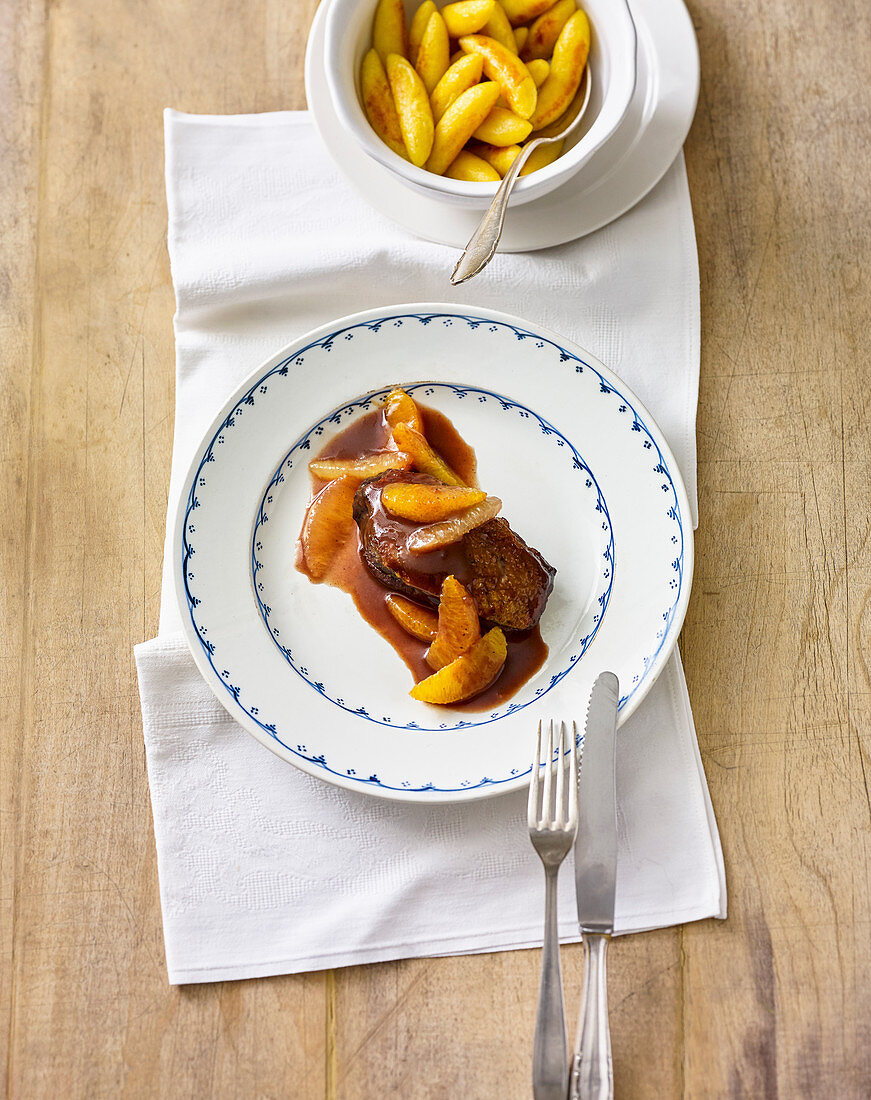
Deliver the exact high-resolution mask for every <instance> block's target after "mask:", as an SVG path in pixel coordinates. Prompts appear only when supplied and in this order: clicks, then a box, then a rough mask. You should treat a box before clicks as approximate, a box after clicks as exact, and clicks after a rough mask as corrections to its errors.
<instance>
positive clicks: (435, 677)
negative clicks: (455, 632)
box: [410, 626, 508, 706]
mask: <svg viewBox="0 0 871 1100" xmlns="http://www.w3.org/2000/svg"><path fill="white" fill-rule="evenodd" d="M507 656H508V643H507V642H506V641H505V635H504V634H503V633H502V631H501V630H500V629H499V627H498V626H497V627H494V628H493V629H492V630H491V631H489V632H488V633H487V634H485V635H484V637H483V638H481V639H480V641H478V642H476V643H475V645H473V646H472V648H471V649H470V650H469V652H468V653H464V654H463V656H462V657H457V659H456V660H455V661H451V663H450V664H449V665H445V667H444V668H442V669H439V671H438V672H434V673H433V674H432V676H427V678H426V679H425V680H421V681H420V683H419V684H415V685H414V687H413V688H412V689H411V692H410V695H411V697H412V699H419V700H420V701H421V702H422V703H438V704H440V705H442V706H444V705H446V704H449V703H462V702H463V701H464V700H466V699H471V698H472V697H473V696H475V695H479V694H480V693H481V692H482V691H485V690H486V689H487V688H488V687H489V686H490V685H491V684H492V683H493V681H494V680H495V679H496V677H497V676H498V675H499V673H500V672H501V671H502V666H503V665H504V664H505V658H506V657H507Z"/></svg>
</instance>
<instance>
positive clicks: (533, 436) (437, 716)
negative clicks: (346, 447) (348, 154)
mask: <svg viewBox="0 0 871 1100" xmlns="http://www.w3.org/2000/svg"><path fill="white" fill-rule="evenodd" d="M396 383H399V384H402V385H405V386H406V388H407V389H409V390H410V391H411V393H412V394H413V395H414V396H415V397H416V398H418V399H419V400H420V401H421V402H422V403H424V404H427V405H430V406H431V407H434V408H436V409H438V410H439V411H441V412H444V413H445V414H446V415H447V416H448V417H449V418H450V419H451V420H452V421H453V423H454V424H455V425H456V427H457V429H458V430H459V432H460V434H461V435H462V436H463V437H464V438H465V439H466V441H467V442H468V443H470V444H471V446H472V447H474V449H475V451H476V453H477V458H478V476H479V480H480V483H481V485H482V486H483V487H484V488H485V489H486V490H487V491H488V492H490V493H492V494H494V495H496V496H499V497H500V498H501V499H502V501H503V509H502V514H503V515H504V516H505V517H506V519H508V520H509V522H510V523H511V525H512V527H513V528H514V529H515V530H516V531H517V532H518V534H520V535H521V537H523V538H525V539H526V540H527V541H528V542H529V543H530V544H531V545H533V546H535V547H536V548H537V549H538V550H540V551H541V553H542V554H544V556H545V558H547V560H548V561H549V562H550V563H551V565H553V566H555V567H556V570H557V574H556V580H555V584H554V590H553V593H552V595H551V597H550V600H549V601H548V604H547V607H546V609H545V612H544V615H543V616H542V619H541V631H542V637H543V638H544V640H545V642H546V643H547V645H548V647H549V653H548V657H547V659H546V661H545V663H544V665H543V667H542V668H541V669H540V671H539V672H538V673H537V674H536V675H535V676H533V678H532V679H531V680H530V681H529V682H528V683H527V684H525V685H524V686H523V687H522V688H521V689H520V690H519V692H518V693H517V694H516V695H515V696H514V697H513V698H512V699H511V700H510V701H509V702H507V703H505V704H503V705H502V706H500V707H497V708H495V709H493V710H489V711H485V712H477V711H469V710H467V709H464V708H462V707H458V708H450V707H434V706H430V705H428V704H425V703H420V702H417V701H416V700H414V699H412V698H411V697H410V696H409V694H408V693H409V690H410V688H411V687H412V679H411V674H410V673H409V671H408V669H407V668H406V666H405V664H404V663H403V662H402V660H401V659H400V658H399V657H398V656H397V654H396V652H395V651H394V650H393V648H392V647H391V646H390V645H389V644H388V643H387V642H386V641H385V640H384V639H383V638H382V637H381V636H380V635H379V634H378V633H377V632H376V631H374V630H373V629H372V627H370V626H369V625H368V624H367V623H366V622H365V621H364V620H363V619H362V618H361V617H360V615H359V614H358V613H357V611H356V609H355V607H354V605H353V603H352V601H351V599H350V597H349V596H347V595H346V594H345V593H344V592H342V591H340V590H339V589H336V588H332V587H330V586H329V585H324V584H321V585H315V584H312V583H311V582H310V581H309V580H308V578H307V577H306V576H304V575H303V574H302V573H300V572H298V571H297V570H296V569H295V567H294V558H295V545H296V540H297V538H298V535H299V531H300V528H301V525H302V521H303V518H304V514H305V509H306V504H307V501H308V497H309V491H310V479H309V474H308V469H307V464H308V460H309V459H310V458H311V456H312V455H313V454H315V453H316V452H317V451H318V450H320V448H321V447H322V446H323V445H324V443H326V442H327V441H328V440H329V438H330V436H331V435H332V434H334V433H335V432H337V431H339V430H340V429H343V428H344V427H346V426H347V425H348V424H349V423H350V422H351V421H352V420H353V419H354V418H355V417H357V416H360V415H362V414H364V413H365V412H366V411H367V410H369V409H371V408H374V407H375V406H376V405H377V404H378V402H379V401H380V400H381V398H383V396H384V394H385V393H386V392H387V390H388V389H389V388H390V387H391V386H392V385H394V384H396ZM173 539H174V542H173V572H174V578H175V587H176V593H177V597H178V600H179V605H180V609H181V614H182V620H183V622H184V626H185V631H186V634H187V639H188V643H189V645H190V647H191V651H192V653H193V655H194V658H195V660H196V661H197V664H198V666H199V668H200V671H201V672H202V674H203V676H204V677H205V679H206V681H207V683H208V684H209V685H210V687H211V688H212V690H213V691H214V692H215V694H216V695H217V697H218V698H219V699H220V700H221V702H222V703H223V704H224V706H226V708H227V709H228V711H229V712H230V713H231V714H232V715H233V717H234V718H235V719H236V720H237V721H238V722H239V723H240V724H241V725H243V726H244V727H245V728H246V729H248V730H249V731H250V732H251V733H252V734H254V736H255V737H256V738H257V739H258V740H259V741H261V742H262V743H263V744H264V745H267V746H268V747H269V748H271V749H272V750H273V751H274V752H275V753H276V754H277V755H278V756H281V757H282V758H283V759H285V760H287V761H289V762H290V763H292V764H295V765H296V766H297V767H299V768H301V769H302V770H303V771H306V772H308V773H310V774H311V775H314V776H318V777H319V778H321V779H325V780H327V781H328V782H332V783H336V784H339V785H340V786H343V787H348V788H350V789H353V790H361V791H367V792H370V793H372V794H376V795H381V796H383V797H385V798H397V799H405V800H412V801H434V802H439V801H442V802H443V801H455V800H461V799H471V798H480V797H484V796H486V795H492V794H497V793H499V792H501V791H508V790H513V789H515V788H517V787H520V786H522V785H523V784H524V783H525V782H526V781H527V780H526V778H525V777H526V776H528V773H529V766H530V757H531V746H532V741H533V734H534V730H535V726H536V723H537V721H538V720H539V719H540V718H548V717H557V718H568V719H576V720H578V722H579V723H580V724H581V726H582V724H583V718H584V714H585V712H586V706H587V699H588V695H589V691H590V687H591V685H592V682H593V680H594V679H595V677H596V676H597V675H598V674H599V673H600V672H601V671H603V670H604V669H610V670H612V671H613V672H615V673H616V674H617V676H618V677H619V680H620V685H621V699H620V716H621V721H622V720H623V719H625V718H626V716H627V715H629V714H630V713H631V712H632V711H633V710H634V709H635V708H636V707H637V706H638V704H639V702H640V701H641V699H642V698H643V696H644V694H645V693H646V692H647V691H648V690H649V688H650V686H651V684H652V683H653V681H654V680H655V678H656V676H657V675H658V673H659V671H660V669H661V668H662V666H663V664H664V662H665V660H666V659H667V657H668V655H669V654H670V652H671V650H672V648H673V647H674V644H675V641H676V639H677V635H678V632H679V630H680V627H681V623H682V622H683V618H684V613H685V611H686V606H687V601H688V599H689V592H690V581H691V577H692V526H691V522H690V512H689V505H688V502H687V496H686V491H685V489H684V486H683V482H682V481H681V478H680V474H679V472H678V469H677V466H676V464H675V461H674V458H673V457H672V454H671V452H670V450H669V448H668V446H667V444H666V443H665V441H664V439H663V437H662V434H661V432H660V431H659V429H658V428H657V426H656V424H655V423H654V422H653V419H652V418H651V416H650V414H649V413H648V412H647V411H646V409H644V407H643V406H642V405H641V403H640V402H639V400H638V398H636V397H635V396H634V395H633V394H632V392H631V391H630V390H629V389H628V388H627V387H626V385H625V384H624V383H623V382H621V381H620V380H619V379H618V378H617V377H616V376H615V375H613V374H612V373H611V372H610V371H609V370H608V369H607V368H606V367H604V366H603V365H602V364H601V363H599V362H598V361H597V360H596V359H595V358H594V357H593V356H591V355H590V354H589V353H588V352H585V351H583V350H581V349H580V348H578V347H576V346H574V345H572V344H570V343H569V342H568V341H566V340H563V339H561V338H560V337H559V336H556V335H554V334H552V333H550V332H547V331H546V330H544V329H540V328H538V327H537V326H533V325H530V324H528V323H527V322H525V321H521V320H519V319H517V318H513V317H510V316H507V315H505V314H502V313H496V312H493V311H489V310H477V311H476V312H475V313H474V314H470V313H467V312H465V311H464V310H463V308H462V307H460V306H456V305H443V304H437V305H408V306H391V307H387V308H382V309H378V310H371V311H369V312H367V313H360V314H356V315H354V316H352V317H346V318H343V319H341V320H338V321H335V322H333V323H331V324H329V325H325V326H324V327H323V328H320V329H318V330H317V331H315V332H313V333H309V334H308V335H307V336H304V337H302V338H301V339H300V340H298V341H295V342H294V343H293V344H291V345H289V346H288V347H286V348H284V349H283V350H282V351H280V352H279V353H278V354H277V355H275V356H273V357H272V358H271V359H269V360H268V361H267V362H266V363H265V364H264V365H263V366H262V367H260V368H259V369H258V370H257V371H255V372H254V374H253V375H251V377H250V378H248V380H247V381H246V382H245V383H243V385H242V386H241V387H240V388H239V390H238V391H237V392H236V393H235V394H234V395H233V397H232V398H231V399H230V400H229V401H228V402H227V404H226V405H225V406H224V409H223V410H222V412H221V413H220V414H219V416H218V417H217V418H216V420H215V421H214V423H213V425H212V426H211V427H210V428H209V430H208V431H207V432H206V435H205V437H204V439H203V441H202V443H201V445H200V447H199V448H198V450H197V452H196V455H195V457H194V460H193V462H192V464H191V467H190V470H189V472H188V475H187V479H186V482H185V485H184V488H183V492H182V496H181V501H180V505H179V509H178V512H177V516H176V521H175V527H174V534H173Z"/></svg>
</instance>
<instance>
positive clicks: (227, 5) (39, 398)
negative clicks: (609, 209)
mask: <svg viewBox="0 0 871 1100" xmlns="http://www.w3.org/2000/svg"><path fill="white" fill-rule="evenodd" d="M313 10H314V0H245V2H244V3H243V2H240V0H199V2H193V0H189V2H187V3H183V2H172V0H152V2H150V3H146V2H144V0H5V2H4V3H3V4H2V5H0V96H2V104H0V140H2V155H0V195H2V198H0V232H2V237H0V239H2V242H3V278H2V281H0V293H2V303H3V309H2V314H0V340H2V356H0V370H2V373H3V387H2V427H3V431H2V434H0V456H2V470H3V473H4V476H3V479H2V483H0V493H2V504H0V508H2V511H0V514H2V522H3V537H2V585H0V589H2V591H0V598H2V606H0V656H2V670H3V675H2V687H0V691H2V708H0V710H2V715H0V718H2V728H3V757H2V771H0V790H2V805H0V810H2V816H0V829H2V886H0V899H2V915H0V956H2V974H0V1012H2V1014H3V1021H2V1041H3V1043H5V1044H7V1047H6V1052H5V1056H4V1057H3V1059H2V1066H3V1068H4V1070H5V1074H6V1088H7V1090H8V1093H9V1095H11V1096H14V1097H20V1098H31V1097H38V1098H43V1097H46V1098H52V1100H54V1098H56V1097H74V1098H78V1097H87V1098H94V1097H113V1098H114V1097H155V1096H161V1097H173V1098H175V1097H196V1098H200V1097H211V1096H215V1097H231V1098H248V1097H275V1098H278V1097H294V1098H296V1097H299V1098H309V1097H327V1098H336V1097H341V1098H348V1100H351V1098H358V1097H359V1098H364V1100H369V1098H374V1097H385V1098H386V1097H390V1098H393V1097H402V1098H414V1100H418V1098H429V1097H432V1098H436V1097H438V1098H440V1100H441V1098H446V1097H447V1098H478V1097H481V1098H485V1097H500V1098H504V1100H513V1098H520V1097H526V1096H528V1095H529V1092H530V1089H529V1067H530V1048H531V1036H532V1024H533V1012H534V1004H535V997H536V989H537V981H538V966H539V952H537V951H524V952H516V953H506V954H497V955H488V956H483V957H481V956H479V957H472V958H456V959H436V960H422V961H411V962H399V963H392V964H384V965H379V966H369V967H358V968H351V969H347V970H340V971H336V972H321V973H315V974H310V975H306V976H301V977H280V978H272V979H268V980H261V981H247V982H235V983H233V982H228V983H224V984H219V985H207V986H200V987H189V988H182V989H173V988H170V987H169V986H168V985H167V980H166V971H165V968H164V956H163V944H162V935H161V924H160V911H159V907H158V891H157V871H156V865H155V851H154V841H153V837H152V826H151V811H150V807H149V800H148V788H147V783H146V774H145V759H144V752H143V745H142V731H141V722H140V715H139V701H138V696H137V690H136V678H135V671H134V665H133V658H132V648H133V645H134V643H136V642H138V641H141V640H143V639H145V638H148V637H150V636H152V635H153V634H154V633H155V632H156V626H157V611H158V599H159V591H160V567H161V548H162V541H163V531H164V515H165V508H166V490H167V482H168V475H169V462H170V453H171V444H172V433H171V426H172V410H173V392H172V391H173V386H172V374H173V369H172V368H173V343H172V325H171V318H172V312H173V298H172V289H171V285H170V274H169V264H168V260H167V252H166V242H165V232H166V209H165V200H164V191H163V134H162V122H161V109H162V108H163V107H164V106H166V105H172V106H174V107H177V108H180V109H182V110H186V111H194V112H207V113H223V112H248V111H268V110H274V109H278V108H301V107H303V106H304V105H305V101H304V91H303V54H304V46H305V37H306V32H307V29H308V26H309V23H310V21H311V18H312V15H313ZM691 12H692V17H693V22H694V24H695V27H696V31H697V33H698V37H699V42H700V46H701V56H702V93H701V100H700V103H699V109H698V113H697V116H696V120H695V124H694V126H693V129H692V133H691V134H690V137H689V140H688V143H687V150H686V151H687V166H688V171H689V177H690V185H691V190H692V196H693V205H694V210H695V216H696V227H697V233H698V244H699V259H700V265H701V279H702V333H703V339H702V380H701V399H700V406H699V421H698V441H699V484H700V504H701V516H702V521H701V526H700V528H699V532H698V541H697V551H696V553H697V565H696V576H695V586H694V592H693V598H692V602H691V605H690V610H689V616H688V618H687V622H686V625H685V627H684V630H683V635H682V639H681V650H682V653H683V656H684V660H685V663H686V671H687V679H688V682H689V689H690V696H691V698H692V701H693V707H694V711H695V717H696V723H697V727H698V735H699V743H700V746H701V752H702V758H703V760H704V763H705V767H706V770H707V774H708V779H709V782H710V787H711V794H712V797H713V801H714V806H715V808H716V811H717V815H718V818H719V823H720V830H721V835H722V840H723V847H724V849H725V855H726V866H727V874H728V884H729V909H730V912H729V919H728V921H727V922H725V923H717V922H713V921H706V922H702V923H699V924H693V925H688V926H685V927H683V928H674V929H668V930H665V931H660V932H656V933H652V934H647V935H638V936H633V937H627V938H624V939H621V940H620V941H619V942H617V943H616V944H615V945H614V948H613V951H612V963H611V975H610V978H611V1002H612V1027H613V1040H614V1051H615V1073H616V1081H617V1089H618V1096H622V1097H654V1098H661V1097H672V1096H675V1097H677V1096H680V1097H684V1096H686V1097H721V1096H722V1097H748V1098H750V1097H753V1098H755V1097H775V1096H777V1097H783V1098H787V1097H788V1098H792V1097H826V1098H832V1097H838V1098H843V1097H866V1096H868V1095H869V1094H871V1042H869V1040H871V974H869V964H871V905H869V900H871V899H869V895H871V884H869V873H868V866H869V864H868V856H869V815H871V803H869V789H868V781H867V777H866V770H867V769H868V764H867V762H866V760H867V756H868V753H869V751H871V680H869V665H871V603H869V595H871V563H869V517H871V477H869V472H871V427H869V425H871V409H869V393H871V385H869V380H868V373H867V354H866V352H865V343H866V340H867V338H868V334H869V328H871V292H869V285H868V281H867V277H866V275H865V274H863V272H864V270H865V267H866V266H867V261H868V259H869V239H871V232H869V231H871V216H869V211H871V193H869V181H871V157H869V148H871V125H869V97H868V76H869V72H871V46H869V35H868V10H867V4H866V2H864V0H822V2H819V0H817V2H815V3H812V2H811V0H766V2H765V3H759V2H758V0H692V2H691ZM863 261H864V262H863ZM506 305H507V306H510V303H507V304H506ZM564 964H565V966H566V969H567V975H568V983H567V984H568V996H569V997H570V998H571V1002H570V1003H572V1004H574V1003H575V1000H574V999H575V997H576V996H577V993H578V985H579V981H578V971H579V949H578V948H575V947H571V948H567V949H565V952H564Z"/></svg>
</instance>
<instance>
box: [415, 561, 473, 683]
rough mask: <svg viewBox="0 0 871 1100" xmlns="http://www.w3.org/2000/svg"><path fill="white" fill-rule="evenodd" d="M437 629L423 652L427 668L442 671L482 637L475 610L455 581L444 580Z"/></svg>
mask: <svg viewBox="0 0 871 1100" xmlns="http://www.w3.org/2000/svg"><path fill="white" fill-rule="evenodd" d="M438 621H439V627H438V633H437V634H436V637H435V641H434V642H433V644H432V645H431V646H430V647H429V649H428V650H427V652H426V663H427V664H428V665H429V666H430V668H435V669H439V668H444V667H445V665H449V664H450V663H451V661H455V660H456V659H457V657H461V656H462V655H463V654H464V653H466V652H467V651H468V650H469V649H471V648H472V646H473V645H474V644H475V643H476V642H477V641H478V639H479V638H480V637H481V624H480V623H479V621H478V609H477V608H476V607H475V601H474V600H473V599H472V597H471V595H470V594H469V592H468V591H467V590H466V589H465V588H464V587H463V586H462V585H461V584H460V582H459V581H458V580H457V579H456V577H446V578H445V581H444V584H443V585H442V595H441V599H440V600H439V620H438Z"/></svg>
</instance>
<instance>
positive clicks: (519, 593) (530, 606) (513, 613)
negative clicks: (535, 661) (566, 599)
mask: <svg viewBox="0 0 871 1100" xmlns="http://www.w3.org/2000/svg"><path fill="white" fill-rule="evenodd" d="M462 545H463V550H464V551H465V554H466V558H467V559H468V561H469V566H470V568H471V574H472V578H471V584H470V586H469V590H470V592H471V593H472V597H473V598H474V600H475V606H476V607H477V608H478V614H479V615H480V616H481V618H482V619H486V620H487V621H488V622H491V623H495V624H496V625H497V626H502V627H505V629H507V630H529V629H530V628H531V627H533V626H535V624H536V623H537V622H538V620H539V619H540V618H541V615H542V612H543V611H544V606H545V604H546V603H547V599H548V596H550V593H551V590H552V589H553V579H554V577H555V576H556V570H555V569H554V567H553V566H552V565H549V564H548V563H547V562H546V561H545V560H544V558H543V557H542V556H541V554H539V552H538V551H537V550H534V549H533V548H532V547H531V546H527V545H526V543H525V542H524V541H523V539H522V538H521V537H520V535H518V534H517V533H516V532H514V531H512V530H511V528H510V527H509V526H508V520H505V519H502V517H501V516H497V517H496V519H491V520H489V522H487V523H482V524H481V526H480V527H476V528H474V530H472V531H469V532H468V533H467V534H466V535H464V536H463V542H462Z"/></svg>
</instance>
